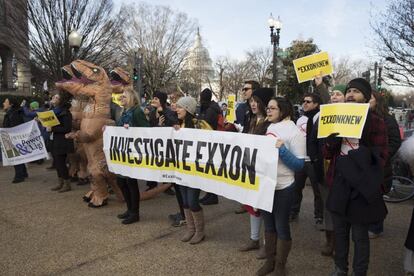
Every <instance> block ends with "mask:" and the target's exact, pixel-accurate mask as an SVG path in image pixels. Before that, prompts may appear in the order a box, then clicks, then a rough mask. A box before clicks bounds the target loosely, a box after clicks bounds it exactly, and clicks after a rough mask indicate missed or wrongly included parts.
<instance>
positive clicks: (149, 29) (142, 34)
mask: <svg viewBox="0 0 414 276" xmlns="http://www.w3.org/2000/svg"><path fill="white" fill-rule="evenodd" d="M123 10H126V11H127V12H126V14H127V17H128V18H129V19H128V20H129V21H128V23H127V25H126V26H127V27H129V28H127V29H126V40H125V44H124V45H123V46H124V50H125V51H126V52H130V51H138V50H139V51H141V53H142V55H143V58H144V73H145V81H144V82H145V85H146V88H147V91H148V92H150V93H152V92H154V91H155V90H157V89H166V88H167V87H171V86H174V85H173V84H176V83H177V82H178V79H179V76H180V73H181V71H182V69H183V63H184V59H185V57H186V54H187V52H188V49H189V48H190V46H191V42H192V38H193V36H194V34H195V30H196V25H195V21H194V20H192V19H189V18H188V16H187V15H186V14H185V13H182V12H176V11H173V10H171V9H170V8H169V7H165V6H152V5H149V4H145V3H141V4H139V5H138V6H137V7H134V6H132V5H130V6H125V7H123Z"/></svg>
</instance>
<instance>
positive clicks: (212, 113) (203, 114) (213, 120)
mask: <svg viewBox="0 0 414 276" xmlns="http://www.w3.org/2000/svg"><path fill="white" fill-rule="evenodd" d="M220 113H221V110H220V106H219V105H218V104H217V103H216V102H215V101H211V102H210V103H209V104H207V105H202V106H201V107H200V114H198V117H197V119H199V120H204V121H206V122H207V123H208V124H209V125H210V126H211V127H212V128H213V129H214V130H216V129H217V126H218V116H219V114H220Z"/></svg>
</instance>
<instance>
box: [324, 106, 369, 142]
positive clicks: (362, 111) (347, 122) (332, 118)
mask: <svg viewBox="0 0 414 276" xmlns="http://www.w3.org/2000/svg"><path fill="white" fill-rule="evenodd" d="M368 109H369V104H359V103H336V104H323V105H321V112H320V114H319V119H318V120H319V127H318V138H325V137H327V136H329V135H330V134H332V133H339V135H338V137H347V138H357V139H360V138H361V135H362V130H363V129H364V125H365V122H366V120H367V114H368Z"/></svg>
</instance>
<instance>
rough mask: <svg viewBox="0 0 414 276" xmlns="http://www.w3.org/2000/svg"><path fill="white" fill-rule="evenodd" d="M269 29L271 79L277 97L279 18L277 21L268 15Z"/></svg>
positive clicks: (280, 26)
mask: <svg viewBox="0 0 414 276" xmlns="http://www.w3.org/2000/svg"><path fill="white" fill-rule="evenodd" d="M267 22H268V24H269V27H270V41H271V43H272V45H273V78H272V84H273V87H274V88H275V93H276V96H277V51H278V49H279V40H280V30H281V29H282V22H281V21H280V17H279V16H278V17H277V19H274V18H273V15H272V14H270V18H269V20H268V21H267Z"/></svg>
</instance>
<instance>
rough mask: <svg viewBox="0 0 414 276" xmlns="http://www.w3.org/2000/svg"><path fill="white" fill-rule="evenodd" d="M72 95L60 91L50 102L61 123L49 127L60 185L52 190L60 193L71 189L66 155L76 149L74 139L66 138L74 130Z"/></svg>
mask: <svg viewBox="0 0 414 276" xmlns="http://www.w3.org/2000/svg"><path fill="white" fill-rule="evenodd" d="M71 98H72V95H71V94H69V93H67V92H63V91H61V92H59V93H58V94H56V95H54V96H53V98H52V100H51V101H50V103H51V104H52V105H53V107H54V109H53V110H54V111H56V112H55V114H56V113H57V114H56V117H57V119H58V120H59V122H60V124H59V125H57V126H54V127H47V128H46V130H47V131H48V132H50V133H51V134H50V140H51V141H52V146H51V148H52V154H53V160H54V164H55V166H56V171H57V175H58V179H59V180H58V181H59V183H58V185H57V186H55V187H53V188H52V191H59V193H63V192H68V191H70V190H71V185H70V177H69V172H68V167H67V166H66V157H67V155H68V153H72V152H73V151H74V146H73V140H72V139H66V138H65V134H66V133H69V132H71V131H72V114H71V113H70V111H69V108H70V106H71V104H70V100H71Z"/></svg>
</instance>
